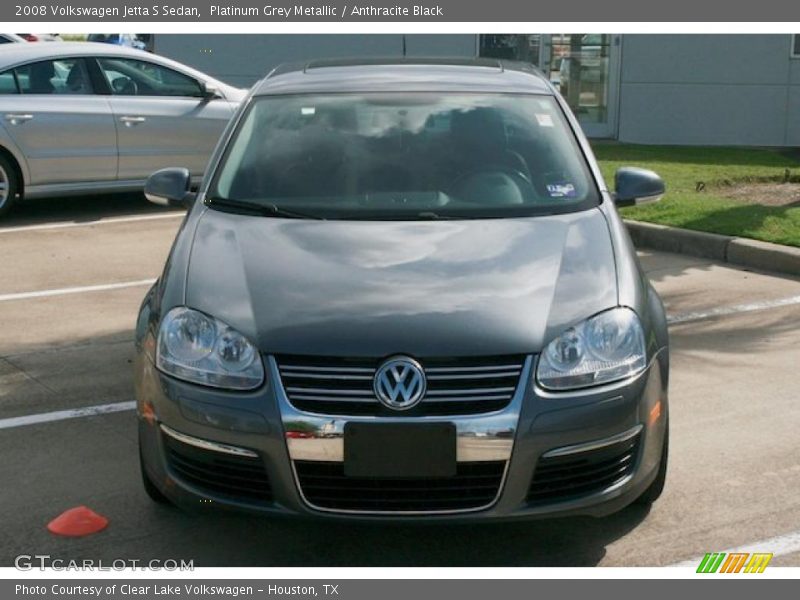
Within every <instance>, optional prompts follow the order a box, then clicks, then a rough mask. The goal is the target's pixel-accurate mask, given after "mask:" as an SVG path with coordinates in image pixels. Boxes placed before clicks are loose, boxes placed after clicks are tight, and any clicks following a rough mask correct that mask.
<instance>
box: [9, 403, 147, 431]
mask: <svg viewBox="0 0 800 600" xmlns="http://www.w3.org/2000/svg"><path fill="white" fill-rule="evenodd" d="M135 408H136V402H134V401H132V400H131V401H130V402H117V403H115V404H100V405H97V406H85V407H83V408H72V409H69V410H57V411H55V412H49V413H39V414H38V415H24V416H22V417H11V418H10V419H0V429H13V428H15V427H24V426H26V425H35V424H37V423H50V422H52V421H65V420H66V419H79V418H81V417H94V416H96V415H107V414H109V413H116V412H122V411H126V410H134V409H135Z"/></svg>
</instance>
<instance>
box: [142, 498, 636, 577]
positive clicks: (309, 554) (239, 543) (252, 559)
mask: <svg viewBox="0 0 800 600" xmlns="http://www.w3.org/2000/svg"><path fill="white" fill-rule="evenodd" d="M153 510H154V511H156V510H157V511H158V512H159V513H160V514H159V518H170V519H175V518H180V519H191V520H192V522H193V527H192V529H193V531H192V532H191V533H190V534H189V538H188V539H184V540H183V541H184V542H188V543H187V544H186V546H185V547H184V550H185V552H183V553H182V555H184V556H186V557H192V558H194V561H195V566H273V565H274V566H370V567H378V566H380V567H401V566H413V567H447V566H454V567H455V566H474V567H493V566H594V565H596V564H598V563H599V562H600V561H601V560H602V558H603V557H604V556H605V554H606V549H605V548H606V546H607V545H608V544H610V543H611V542H613V541H615V540H617V539H618V538H621V537H623V536H624V535H626V534H627V533H628V532H630V531H631V530H632V529H634V528H635V527H636V526H637V525H638V524H639V523H641V522H642V521H643V520H644V519H645V517H646V516H647V514H648V512H649V509H648V508H642V507H638V506H633V507H629V508H627V509H625V510H623V511H621V512H619V513H617V514H615V515H612V516H610V517H606V518H603V519H593V518H589V517H585V518H571V519H551V520H542V521H528V522H525V521H523V522H514V523H500V524H485V523H474V524H459V525H420V524H416V525H403V524H401V523H400V524H386V525H382V524H361V523H358V524H348V523H325V522H319V523H318V522H314V521H308V520H303V521H300V520H297V521H293V520H288V519H263V520H262V519H253V518H252V517H246V516H240V515H191V516H188V515H185V514H183V513H180V512H178V511H177V509H168V508H167V509H165V508H161V507H154V508H153ZM167 512H171V513H172V514H170V515H169V517H168V516H167V514H166V513H167ZM223 540H227V542H226V541H223ZM232 540H235V542H233V543H231V541H232ZM223 548H224V550H223ZM173 556H174V555H173Z"/></svg>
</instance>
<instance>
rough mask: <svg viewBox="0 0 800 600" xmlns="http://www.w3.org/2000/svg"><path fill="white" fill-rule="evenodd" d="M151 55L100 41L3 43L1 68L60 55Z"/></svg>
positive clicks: (0, 55) (0, 50)
mask: <svg viewBox="0 0 800 600" xmlns="http://www.w3.org/2000/svg"><path fill="white" fill-rule="evenodd" d="M110 55H113V56H119V55H130V56H132V57H142V56H150V55H149V54H148V53H147V52H143V51H142V50H136V49H134V48H127V47H124V46H117V45H114V44H101V43H99V42H36V43H27V44H3V46H2V47H0V68H3V67H6V66H11V65H15V64H19V63H24V62H28V61H31V60H38V59H45V58H57V57H59V56H110Z"/></svg>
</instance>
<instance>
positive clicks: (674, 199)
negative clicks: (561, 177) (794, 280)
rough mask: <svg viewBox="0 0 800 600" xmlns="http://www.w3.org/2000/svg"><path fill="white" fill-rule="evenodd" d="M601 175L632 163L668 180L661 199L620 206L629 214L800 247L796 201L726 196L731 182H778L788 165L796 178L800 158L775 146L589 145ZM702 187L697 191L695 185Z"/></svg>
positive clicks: (799, 211) (799, 174) (609, 176)
mask: <svg viewBox="0 0 800 600" xmlns="http://www.w3.org/2000/svg"><path fill="white" fill-rule="evenodd" d="M593 148H594V151H595V154H596V155H597V159H598V160H599V161H600V166H601V168H602V170H603V176H604V177H605V178H606V182H607V183H608V185H609V186H613V182H614V171H615V170H616V169H617V168H619V167H622V166H636V167H643V168H646V169H652V170H654V171H656V172H657V173H658V174H659V175H661V177H663V178H664V181H665V182H666V184H667V193H666V195H665V196H664V198H663V199H662V200H661V202H657V203H655V204H650V205H646V206H639V207H631V208H624V209H622V210H621V211H620V212H621V213H622V215H623V216H624V217H625V218H627V219H635V220H637V221H649V222H651V223H659V224H661V225H670V226H673V227H683V228H685V229H695V230H699V231H710V232H713V233H722V234H727V235H735V236H740V237H747V238H754V239H757V240H763V241H766V242H775V243H778V244H788V245H792V246H800V204H798V203H796V202H795V203H794V204H795V205H794V206H791V205H785V206H767V205H762V204H756V203H753V202H750V201H747V200H746V199H739V198H737V199H732V198H728V197H726V194H727V193H728V191H729V190H730V189H731V187H730V186H731V185H735V184H738V183H744V182H782V181H783V180H784V177H785V175H786V170H787V169H789V170H790V176H791V181H793V182H797V181H800V160H798V158H793V157H790V156H788V155H787V154H782V153H780V152H778V151H776V150H767V149H760V148H716V147H715V148H705V147H694V146H639V145H631V144H618V143H613V142H598V143H595V144H593ZM698 187H701V188H702V189H701V190H698Z"/></svg>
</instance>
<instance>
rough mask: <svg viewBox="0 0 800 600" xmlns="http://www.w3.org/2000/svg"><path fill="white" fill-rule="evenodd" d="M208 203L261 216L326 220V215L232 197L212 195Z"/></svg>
mask: <svg viewBox="0 0 800 600" xmlns="http://www.w3.org/2000/svg"><path fill="white" fill-rule="evenodd" d="M207 201H208V203H209V204H210V205H212V206H217V207H219V208H221V209H229V210H231V211H236V212H238V213H244V214H251V215H260V216H276V217H287V218H289V219H319V220H325V218H324V217H320V216H319V215H313V214H310V213H304V212H299V211H296V210H289V209H286V208H281V207H280V206H278V205H277V204H271V203H270V204H259V203H256V202H244V201H242V200H231V199H230V198H220V197H213V196H212V197H210V198H208V199H207Z"/></svg>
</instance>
